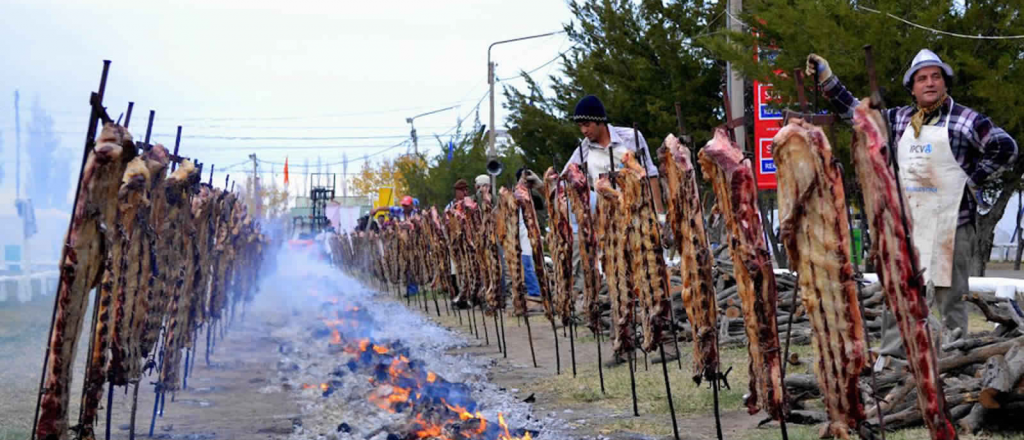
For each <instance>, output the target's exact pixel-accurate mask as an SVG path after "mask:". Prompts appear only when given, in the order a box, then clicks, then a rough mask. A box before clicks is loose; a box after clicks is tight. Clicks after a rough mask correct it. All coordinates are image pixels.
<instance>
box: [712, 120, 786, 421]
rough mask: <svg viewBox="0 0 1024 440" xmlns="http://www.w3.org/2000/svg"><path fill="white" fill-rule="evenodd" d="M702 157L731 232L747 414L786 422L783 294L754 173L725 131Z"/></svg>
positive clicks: (730, 245) (716, 136)
mask: <svg viewBox="0 0 1024 440" xmlns="http://www.w3.org/2000/svg"><path fill="white" fill-rule="evenodd" d="M698 157H699V158H700V164H701V168H702V169H703V171H704V178H705V179H706V180H710V181H711V183H712V187H713V188H714V191H715V196H716V198H717V199H718V205H717V209H718V211H719V212H720V213H722V216H723V217H724V219H725V224H726V227H727V228H728V230H729V238H728V241H729V252H730V254H732V259H733V263H734V277H735V279H736V285H737V290H738V292H739V296H740V301H741V302H742V305H743V321H744V324H745V329H746V332H747V340H748V341H749V344H748V346H747V348H748V351H749V352H750V397H749V398H748V399H747V410H748V412H750V413H751V414H753V413H756V412H757V411H758V409H763V410H765V412H767V413H768V414H769V415H770V416H771V417H772V418H774V419H776V420H779V419H782V418H784V417H786V415H787V414H788V412H789V409H788V400H787V398H786V388H785V386H783V384H782V368H783V365H782V362H783V360H782V352H781V350H780V349H779V333H778V329H777V328H776V318H775V310H776V307H777V304H778V292H777V291H776V286H775V273H774V272H773V271H772V261H771V254H769V252H768V249H767V247H766V246H765V242H764V232H763V230H762V229H761V216H760V213H759V211H758V207H757V187H756V184H755V182H754V174H753V169H751V167H750V166H749V164H748V163H747V162H746V161H744V158H743V153H742V152H741V151H740V150H739V148H738V147H736V145H735V144H733V143H732V142H731V141H730V140H729V138H728V136H727V135H726V133H725V130H723V129H718V130H716V131H715V137H714V139H712V140H711V141H709V142H708V144H707V145H706V146H704V148H703V149H702V150H701V151H700V154H699V155H698Z"/></svg>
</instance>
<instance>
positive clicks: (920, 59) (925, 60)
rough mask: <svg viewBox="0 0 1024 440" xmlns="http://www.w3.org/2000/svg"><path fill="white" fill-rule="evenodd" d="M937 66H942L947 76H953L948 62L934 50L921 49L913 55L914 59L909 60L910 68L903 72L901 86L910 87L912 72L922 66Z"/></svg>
mask: <svg viewBox="0 0 1024 440" xmlns="http://www.w3.org/2000/svg"><path fill="white" fill-rule="evenodd" d="M929 66H938V67H941V68H942V71H943V72H945V73H946V77H947V78H950V79H951V78H953V68H952V67H949V64H946V63H943V62H942V60H941V59H940V58H939V56H938V55H936V54H935V52H932V51H930V50H928V49H921V51H920V52H918V53H917V56H915V57H914V61H911V63H910V68H909V69H907V73H905V74H903V87H907V88H910V84H912V82H913V81H912V80H913V78H914V73H916V72H917V71H918V70H921V68H923V67H929Z"/></svg>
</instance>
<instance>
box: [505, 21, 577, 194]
mask: <svg viewBox="0 0 1024 440" xmlns="http://www.w3.org/2000/svg"><path fill="white" fill-rule="evenodd" d="M561 33H565V30H564V29H563V30H560V31H556V32H548V33H546V34H539V35H530V36H528V37H519V38H513V39H511V40H501V41H495V42H493V43H491V45H490V46H487V84H488V85H490V87H491V91H490V93H488V94H489V95H491V129H490V132H491V133H490V136H488V142H487V159H488V160H487V174H489V175H490V176H491V193H492V196H493V197H497V196H498V188H497V185H495V184H494V181H495V177H496V176H497V175H498V174H500V173H501V169H502V166H501V163H500V162H498V159H497V157H498V151H497V150H496V147H495V145H494V144H495V141H496V140H497V134H498V132H497V130H495V128H496V127H495V125H494V62H492V61H491V49H493V48H494V46H497V45H499V44H505V43H513V42H516V41H523V40H532V39H534V38H542V37H550V36H552V35H557V34H561Z"/></svg>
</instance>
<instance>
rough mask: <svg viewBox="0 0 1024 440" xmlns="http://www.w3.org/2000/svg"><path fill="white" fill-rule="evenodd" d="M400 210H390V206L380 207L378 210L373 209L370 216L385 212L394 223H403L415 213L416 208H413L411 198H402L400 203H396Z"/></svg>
mask: <svg viewBox="0 0 1024 440" xmlns="http://www.w3.org/2000/svg"><path fill="white" fill-rule="evenodd" d="M398 204H399V206H400V208H398V209H392V208H394V207H392V206H381V207H380V208H377V209H374V210H373V212H372V213H370V215H371V216H376V215H377V213H378V212H384V211H387V212H388V213H389V214H391V218H392V219H393V220H395V221H405V220H408V219H409V218H411V217H412V215H413V214H414V213H415V212H416V208H415V207H414V206H413V199H412V196H405V197H402V201H401V202H399V203H398Z"/></svg>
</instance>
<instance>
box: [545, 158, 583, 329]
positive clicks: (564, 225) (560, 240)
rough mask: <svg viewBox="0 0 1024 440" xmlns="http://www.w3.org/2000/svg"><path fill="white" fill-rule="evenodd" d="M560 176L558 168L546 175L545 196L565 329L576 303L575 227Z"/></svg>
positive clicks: (554, 278)
mask: <svg viewBox="0 0 1024 440" xmlns="http://www.w3.org/2000/svg"><path fill="white" fill-rule="evenodd" d="M559 180H560V179H559V177H558V173H557V172H556V171H555V169H554V168H548V170H547V171H545V172H544V195H545V196H546V198H547V211H548V235H547V237H546V240H547V242H548V246H550V247H551V260H552V261H553V262H554V271H553V272H554V273H553V274H552V281H553V287H554V294H553V296H552V299H553V300H554V307H555V316H557V317H558V318H559V321H560V322H561V323H562V325H569V323H570V322H571V321H572V312H573V308H574V305H575V303H576V301H575V299H576V298H575V297H576V295H575V292H573V273H572V225H571V224H570V223H569V203H568V198H567V194H566V191H565V188H564V187H562V186H561V185H559Z"/></svg>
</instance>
